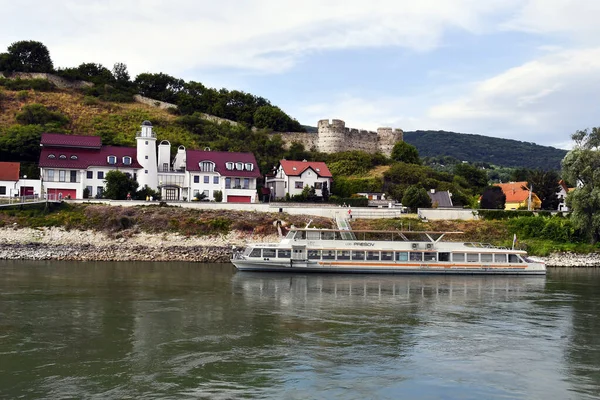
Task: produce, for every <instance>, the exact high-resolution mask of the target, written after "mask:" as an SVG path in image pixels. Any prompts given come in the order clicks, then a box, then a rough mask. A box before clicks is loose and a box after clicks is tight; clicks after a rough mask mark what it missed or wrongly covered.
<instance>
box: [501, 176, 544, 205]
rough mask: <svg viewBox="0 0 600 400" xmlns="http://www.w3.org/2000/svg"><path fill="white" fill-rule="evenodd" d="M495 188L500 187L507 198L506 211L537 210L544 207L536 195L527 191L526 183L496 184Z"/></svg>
mask: <svg viewBox="0 0 600 400" xmlns="http://www.w3.org/2000/svg"><path fill="white" fill-rule="evenodd" d="M494 186H499V187H500V188H501V189H502V192H503V193H504V195H505V196H506V203H505V205H504V209H505V210H518V209H519V208H526V209H529V208H530V209H532V210H537V209H539V208H541V207H542V201H541V200H540V199H539V197H538V196H537V195H536V194H535V193H533V192H530V191H529V189H527V182H525V181H523V182H509V183H496V184H495V185H494ZM529 196H531V207H528V205H529Z"/></svg>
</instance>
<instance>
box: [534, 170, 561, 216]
mask: <svg viewBox="0 0 600 400" xmlns="http://www.w3.org/2000/svg"><path fill="white" fill-rule="evenodd" d="M558 181H559V178H558V174H557V173H556V172H555V171H543V170H541V169H536V170H533V171H530V173H529V177H528V179H527V186H528V187H529V188H531V189H532V191H533V192H534V193H535V194H536V195H537V197H538V198H539V199H540V200H541V201H542V210H556V209H558V204H559V203H560V201H559V200H558V192H559V191H560V187H559V186H558Z"/></svg>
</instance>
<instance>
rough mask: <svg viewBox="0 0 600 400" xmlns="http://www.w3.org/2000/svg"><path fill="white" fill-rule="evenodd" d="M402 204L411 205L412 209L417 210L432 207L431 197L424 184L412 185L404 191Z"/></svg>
mask: <svg viewBox="0 0 600 400" xmlns="http://www.w3.org/2000/svg"><path fill="white" fill-rule="evenodd" d="M402 205H403V206H405V207H409V208H410V209H411V210H412V211H416V210H417V208H429V207H431V198H430V197H429V195H428V194H427V190H425V189H424V188H423V187H422V186H420V185H412V186H409V187H408V188H407V189H406V191H405V192H404V196H403V197H402Z"/></svg>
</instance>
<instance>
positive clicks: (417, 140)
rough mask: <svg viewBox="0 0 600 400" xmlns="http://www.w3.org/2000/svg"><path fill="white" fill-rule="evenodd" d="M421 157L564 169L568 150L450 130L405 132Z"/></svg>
mask: <svg viewBox="0 0 600 400" xmlns="http://www.w3.org/2000/svg"><path fill="white" fill-rule="evenodd" d="M404 141H405V142H407V143H409V144H412V145H413V146H415V147H416V148H417V150H418V151H419V155H420V156H421V157H427V156H430V157H433V156H451V157H454V158H457V159H459V160H462V161H469V162H472V163H474V162H485V163H489V164H494V165H501V166H504V167H520V168H529V169H536V168H541V169H544V170H547V169H554V170H559V169H560V162H561V160H562V159H563V158H564V156H565V155H566V154H567V151H566V150H561V149H556V148H554V147H549V146H540V145H537V144H535V143H529V142H520V141H518V140H510V139H500V138H494V137H489V136H483V135H471V134H465V133H456V132H446V131H416V132H404Z"/></svg>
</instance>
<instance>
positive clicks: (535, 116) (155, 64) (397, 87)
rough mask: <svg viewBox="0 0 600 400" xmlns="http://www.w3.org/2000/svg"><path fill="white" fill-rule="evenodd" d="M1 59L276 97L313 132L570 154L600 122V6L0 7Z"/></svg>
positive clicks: (431, 0) (323, 0)
mask: <svg viewBox="0 0 600 400" xmlns="http://www.w3.org/2000/svg"><path fill="white" fill-rule="evenodd" d="M0 10H2V14H3V15H4V17H3V18H2V24H1V25H0V52H2V51H5V49H6V47H7V46H8V45H10V43H12V42H14V41H18V40H38V41H41V42H43V43H44V44H45V45H46V46H47V47H48V48H49V50H50V53H51V56H52V59H53V61H54V65H55V67H72V66H77V65H79V64H80V63H82V62H97V63H101V64H103V65H105V66H107V67H108V68H112V65H113V64H114V63H115V62H124V63H125V64H127V66H128V68H129V72H130V74H131V75H132V77H135V75H137V74H139V73H141V72H164V73H167V74H169V75H172V76H175V77H178V78H183V79H185V80H194V81H199V82H202V83H204V84H205V85H207V86H211V87H216V88H221V87H225V88H227V89H230V90H231V89H238V90H243V91H246V92H250V93H252V94H255V95H259V96H262V97H265V98H267V99H269V100H270V101H271V102H272V103H273V104H275V105H278V106H280V107H281V108H282V109H284V111H286V112H287V113H289V114H290V115H292V116H293V117H295V118H296V119H298V120H299V121H300V122H301V123H303V124H307V125H313V126H314V125H316V123H317V120H319V119H325V118H338V119H343V120H345V121H346V126H350V127H355V128H366V129H375V128H377V127H378V126H392V127H398V128H402V129H404V130H415V129H435V130H437V129H443V130H451V131H457V132H465V133H478V134H483V135H487V136H497V137H504V138H511V139H518V140H523V141H528V142H535V143H538V144H543V145H551V146H556V147H562V148H569V147H570V144H571V142H570V134H571V133H572V132H574V131H575V130H576V129H583V128H586V127H592V126H598V125H600V113H599V112H598V111H599V108H600V107H599V104H598V101H597V100H596V99H597V97H598V96H597V93H599V92H600V24H598V23H597V19H598V16H600V1H599V0H419V1H414V0H389V1H388V0H370V1H364V0H363V1H357V0H302V1H289V0H220V1H205V0H171V1H161V0H144V1H141V0H139V1H135V0H118V1H117V0H85V1H79V0H77V1H76V0H73V1H70V0H55V1H48V0H43V1H42V0H21V1H19V2H16V1H14V0H0Z"/></svg>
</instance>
